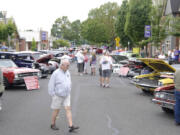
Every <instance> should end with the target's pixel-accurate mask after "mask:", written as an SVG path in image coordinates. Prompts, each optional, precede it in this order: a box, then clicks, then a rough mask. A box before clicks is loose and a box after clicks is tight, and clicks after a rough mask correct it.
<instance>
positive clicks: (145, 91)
mask: <svg viewBox="0 0 180 135" xmlns="http://www.w3.org/2000/svg"><path fill="white" fill-rule="evenodd" d="M141 90H142V91H143V92H144V93H149V91H148V90H145V89H141Z"/></svg>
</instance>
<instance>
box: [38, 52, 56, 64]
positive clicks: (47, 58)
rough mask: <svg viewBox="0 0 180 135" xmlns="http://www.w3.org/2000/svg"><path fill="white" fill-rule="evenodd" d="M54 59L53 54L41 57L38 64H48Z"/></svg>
mask: <svg viewBox="0 0 180 135" xmlns="http://www.w3.org/2000/svg"><path fill="white" fill-rule="evenodd" d="M52 58H53V55H52V54H45V55H43V56H42V57H40V58H39V59H37V60H36V62H38V63H48V61H49V60H50V59H52Z"/></svg>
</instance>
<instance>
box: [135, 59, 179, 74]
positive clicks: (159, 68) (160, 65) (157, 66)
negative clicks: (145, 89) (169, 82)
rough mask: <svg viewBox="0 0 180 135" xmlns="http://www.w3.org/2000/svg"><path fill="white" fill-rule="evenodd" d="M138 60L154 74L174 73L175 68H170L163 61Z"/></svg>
mask: <svg viewBox="0 0 180 135" xmlns="http://www.w3.org/2000/svg"><path fill="white" fill-rule="evenodd" d="M138 60H140V61H142V62H143V63H144V64H146V65H147V66H148V67H150V68H152V69H153V70H154V71H155V72H170V73H174V72H175V71H176V69H175V68H173V67H172V66H170V65H169V64H168V63H166V62H165V61H163V60H160V59H153V58H139V59H138Z"/></svg>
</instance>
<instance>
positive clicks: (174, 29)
mask: <svg viewBox="0 0 180 135" xmlns="http://www.w3.org/2000/svg"><path fill="white" fill-rule="evenodd" d="M171 21H172V24H171V25H170V26H171V30H170V32H169V34H170V35H173V36H175V37H180V17H176V18H171Z"/></svg>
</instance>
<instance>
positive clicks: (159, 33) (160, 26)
mask: <svg viewBox="0 0 180 135" xmlns="http://www.w3.org/2000/svg"><path fill="white" fill-rule="evenodd" d="M157 2H158V1H157ZM164 5H165V3H163V2H161V3H157V4H156V5H155V6H154V7H153V8H152V11H151V27H152V28H151V31H152V34H151V35H152V37H151V42H153V45H155V46H157V47H158V46H160V45H161V43H162V41H163V40H164V39H165V38H166V37H167V36H168V31H167V28H168V25H169V18H168V17H165V16H164V15H163V14H164Z"/></svg>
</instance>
